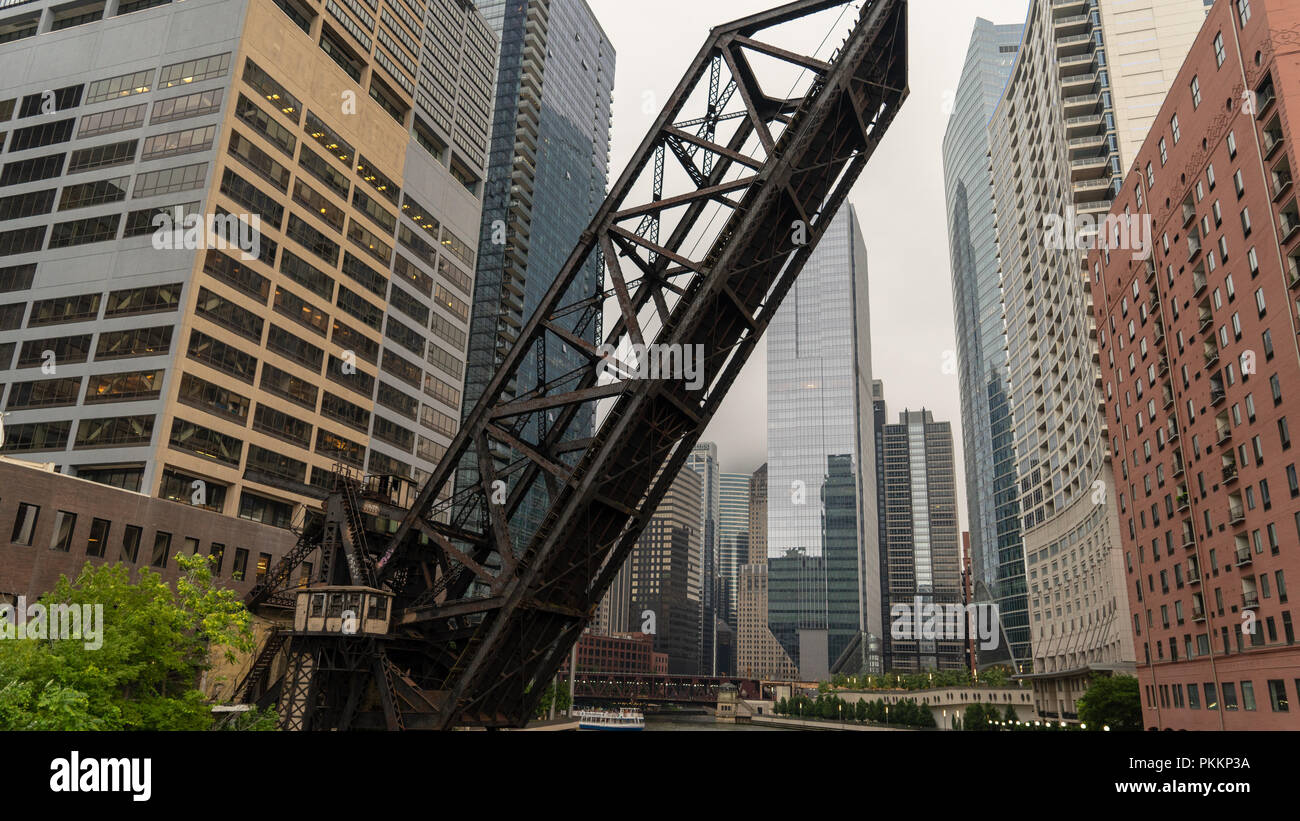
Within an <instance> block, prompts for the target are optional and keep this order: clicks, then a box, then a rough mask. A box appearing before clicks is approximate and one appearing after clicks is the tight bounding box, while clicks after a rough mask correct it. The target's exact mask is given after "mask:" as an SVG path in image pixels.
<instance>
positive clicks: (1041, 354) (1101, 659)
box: [989, 0, 1205, 719]
mask: <svg viewBox="0 0 1300 821" xmlns="http://www.w3.org/2000/svg"><path fill="white" fill-rule="evenodd" d="M1204 17H1205V6H1204V3H1203V0H1137V2H1129V1H1128V0H1125V2H1116V0H1078V2H1061V0H1034V1H1033V2H1032V3H1031V5H1030V7H1029V17H1028V19H1027V21H1026V23H1025V34H1024V41H1023V43H1022V45H1021V48H1020V52H1019V54H1018V55H1017V58H1016V65H1015V66H1014V68H1013V69H1012V73H1011V79H1010V81H1009V82H1008V83H1007V86H1006V89H1005V90H1004V91H1003V95H1002V98H1001V99H1000V100H999V102H998V107H997V110H996V111H995V112H994V115H993V119H992V121H991V123H990V126H989V134H990V143H991V155H992V168H993V188H994V201H995V205H996V210H997V231H998V251H999V256H1000V260H1001V265H1002V268H1001V275H1002V304H1003V312H1004V317H1005V322H1006V331H1007V362H1008V365H1009V368H1010V374H1009V390H1010V395H1011V404H1012V418H1013V419H1014V421H1015V433H1014V449H1015V455H1016V463H1017V464H1016V476H1017V478H1018V480H1019V482H1020V487H1019V506H1020V516H1021V530H1022V534H1023V541H1024V546H1025V547H1024V550H1025V556H1026V570H1027V572H1028V580H1027V581H1028V585H1029V612H1030V617H1031V621H1030V631H1031V634H1030V638H1031V645H1032V648H1033V656H1034V665H1033V666H1034V673H1033V676H1034V678H1033V682H1034V694H1035V700H1036V702H1037V709H1038V711H1039V712H1040V713H1042V714H1043V715H1045V716H1047V717H1048V718H1064V719H1068V718H1073V717H1074V716H1075V714H1076V704H1077V701H1078V698H1079V697H1080V696H1082V695H1083V692H1084V691H1085V690H1086V688H1087V686H1088V683H1089V680H1090V678H1091V676H1092V675H1093V674H1094V673H1096V672H1104V671H1112V670H1117V669H1120V670H1123V669H1127V670H1131V669H1132V665H1133V641H1132V636H1131V635H1130V633H1129V631H1128V630H1127V629H1126V624H1125V620H1124V612H1123V610H1124V608H1123V603H1124V598H1123V597H1124V588H1123V586H1122V584H1120V583H1118V582H1119V581H1120V580H1122V578H1123V575H1122V570H1121V569H1120V551H1119V550H1118V549H1117V548H1118V546H1119V544H1120V534H1119V519H1118V516H1117V510H1116V507H1115V504H1114V499H1115V493H1114V491H1115V488H1114V481H1113V478H1112V476H1111V471H1110V470H1109V468H1108V466H1107V464H1106V462H1107V459H1109V454H1110V448H1109V445H1108V441H1107V440H1108V438H1109V431H1108V430H1107V428H1106V422H1105V419H1104V418H1103V417H1102V415H1101V414H1100V412H1099V410H1098V401H1097V385H1098V384H1099V381H1098V380H1099V378H1100V371H1099V369H1098V365H1097V361H1096V357H1097V355H1098V354H1097V343H1096V329H1095V327H1094V325H1095V323H1094V321H1093V319H1092V317H1091V316H1090V312H1089V307H1090V306H1089V304H1088V302H1089V299H1088V293H1087V287H1086V286H1087V280H1086V269H1085V268H1084V267H1083V251H1081V250H1079V249H1078V247H1077V246H1078V244H1079V243H1078V241H1079V240H1082V241H1083V242H1084V243H1086V242H1088V241H1090V239H1091V237H1092V236H1095V233H1096V231H1095V228H1094V229H1093V230H1092V232H1091V233H1090V232H1089V231H1088V230H1087V225H1086V223H1081V222H1080V221H1079V219H1078V217H1080V216H1086V217H1095V216H1097V215H1104V214H1105V213H1106V212H1108V211H1109V210H1110V207H1111V203H1112V201H1113V199H1114V198H1115V196H1116V194H1117V192H1118V191H1119V186H1120V184H1121V174H1122V173H1123V170H1124V169H1125V168H1128V167H1129V165H1130V164H1131V163H1132V162H1133V159H1134V157H1135V149H1136V147H1137V146H1138V145H1139V144H1140V143H1141V141H1142V138H1143V135H1145V133H1146V131H1147V129H1148V128H1149V127H1150V126H1151V123H1152V121H1153V119H1154V117H1155V114H1156V112H1157V109H1158V108H1159V99H1160V98H1161V96H1162V95H1163V94H1164V93H1165V92H1166V91H1167V90H1168V88H1169V84H1170V83H1171V82H1172V81H1173V79H1174V76H1175V75H1176V74H1177V72H1178V68H1179V66H1180V65H1181V63H1182V61H1183V58H1184V57H1185V56H1186V55H1187V49H1188V47H1189V46H1190V45H1191V42H1192V40H1193V38H1194V37H1195V36H1196V32H1197V30H1198V29H1199V28H1200V25H1201V22H1202V21H1203V20H1204ZM1054 221H1059V222H1060V224H1061V225H1062V226H1063V228H1062V230H1061V231H1060V232H1058V234H1059V235H1054V233H1053V231H1052V230H1050V229H1051V227H1052V225H1053V222H1054ZM1076 228H1077V229H1078V230H1076ZM1065 237H1068V238H1069V240H1068V241H1065V239H1064V238H1065ZM1057 596H1063V597H1065V598H1063V599H1062V600H1061V601H1058V600H1057ZM1066 605H1068V606H1069V612H1068V613H1066V612H1062V613H1061V615H1060V616H1059V617H1058V616H1057V615H1056V611H1057V609H1058V608H1062V609H1064V608H1065V607H1066Z"/></svg>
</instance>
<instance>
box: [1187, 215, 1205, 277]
mask: <svg viewBox="0 0 1300 821" xmlns="http://www.w3.org/2000/svg"><path fill="white" fill-rule="evenodd" d="M1193 216H1195V214H1193ZM1200 255H1201V233H1200V231H1198V230H1196V229H1195V228H1193V229H1192V230H1190V231H1188V232H1187V262H1188V264H1191V263H1193V262H1195V261H1196V259H1197V258H1198V257H1200ZM1192 273H1193V276H1195V274H1196V272H1195V271H1193V272H1192ZM1204 281H1205V274H1204V272H1202V273H1201V282H1202V283H1204ZM1202 287H1204V286H1202ZM1193 296H1195V294H1193Z"/></svg>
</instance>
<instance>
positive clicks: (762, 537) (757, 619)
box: [736, 464, 799, 680]
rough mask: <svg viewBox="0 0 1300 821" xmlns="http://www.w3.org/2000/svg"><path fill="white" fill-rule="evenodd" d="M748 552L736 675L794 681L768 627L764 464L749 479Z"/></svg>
mask: <svg viewBox="0 0 1300 821" xmlns="http://www.w3.org/2000/svg"><path fill="white" fill-rule="evenodd" d="M747 542H748V549H749V554H748V556H747V557H746V560H745V564H743V565H741V567H740V572H739V575H738V579H737V582H736V674H737V675H742V676H750V677H756V678H767V679H778V680H780V679H785V680H793V679H795V678H798V676H799V671H798V669H797V668H796V667H795V666H794V663H793V662H792V661H791V660H790V657H789V655H787V654H786V652H785V649H784V648H783V647H782V646H781V643H780V642H778V641H777V640H776V638H775V637H774V636H773V635H772V631H771V630H769V629H768V626H767V599H768V576H767V465H766V464H763V465H760V466H759V468H758V470H756V471H754V473H753V474H752V475H751V476H750V480H749V532H748V539H747Z"/></svg>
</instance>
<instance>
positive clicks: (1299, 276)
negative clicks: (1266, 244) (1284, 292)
mask: <svg viewBox="0 0 1300 821" xmlns="http://www.w3.org/2000/svg"><path fill="white" fill-rule="evenodd" d="M1286 275H1287V286H1288V287H1291V288H1294V287H1295V286H1297V285H1300V248H1293V249H1291V253H1290V254H1289V255H1288V256H1287V258H1286Z"/></svg>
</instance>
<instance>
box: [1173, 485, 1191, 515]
mask: <svg viewBox="0 0 1300 821" xmlns="http://www.w3.org/2000/svg"><path fill="white" fill-rule="evenodd" d="M1174 506H1175V507H1177V508H1178V511H1179V512H1180V513H1181V512H1183V511H1185V510H1191V509H1192V495H1191V494H1190V493H1188V492H1187V486H1186V485H1179V486H1178V493H1177V495H1175V496H1174Z"/></svg>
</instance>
